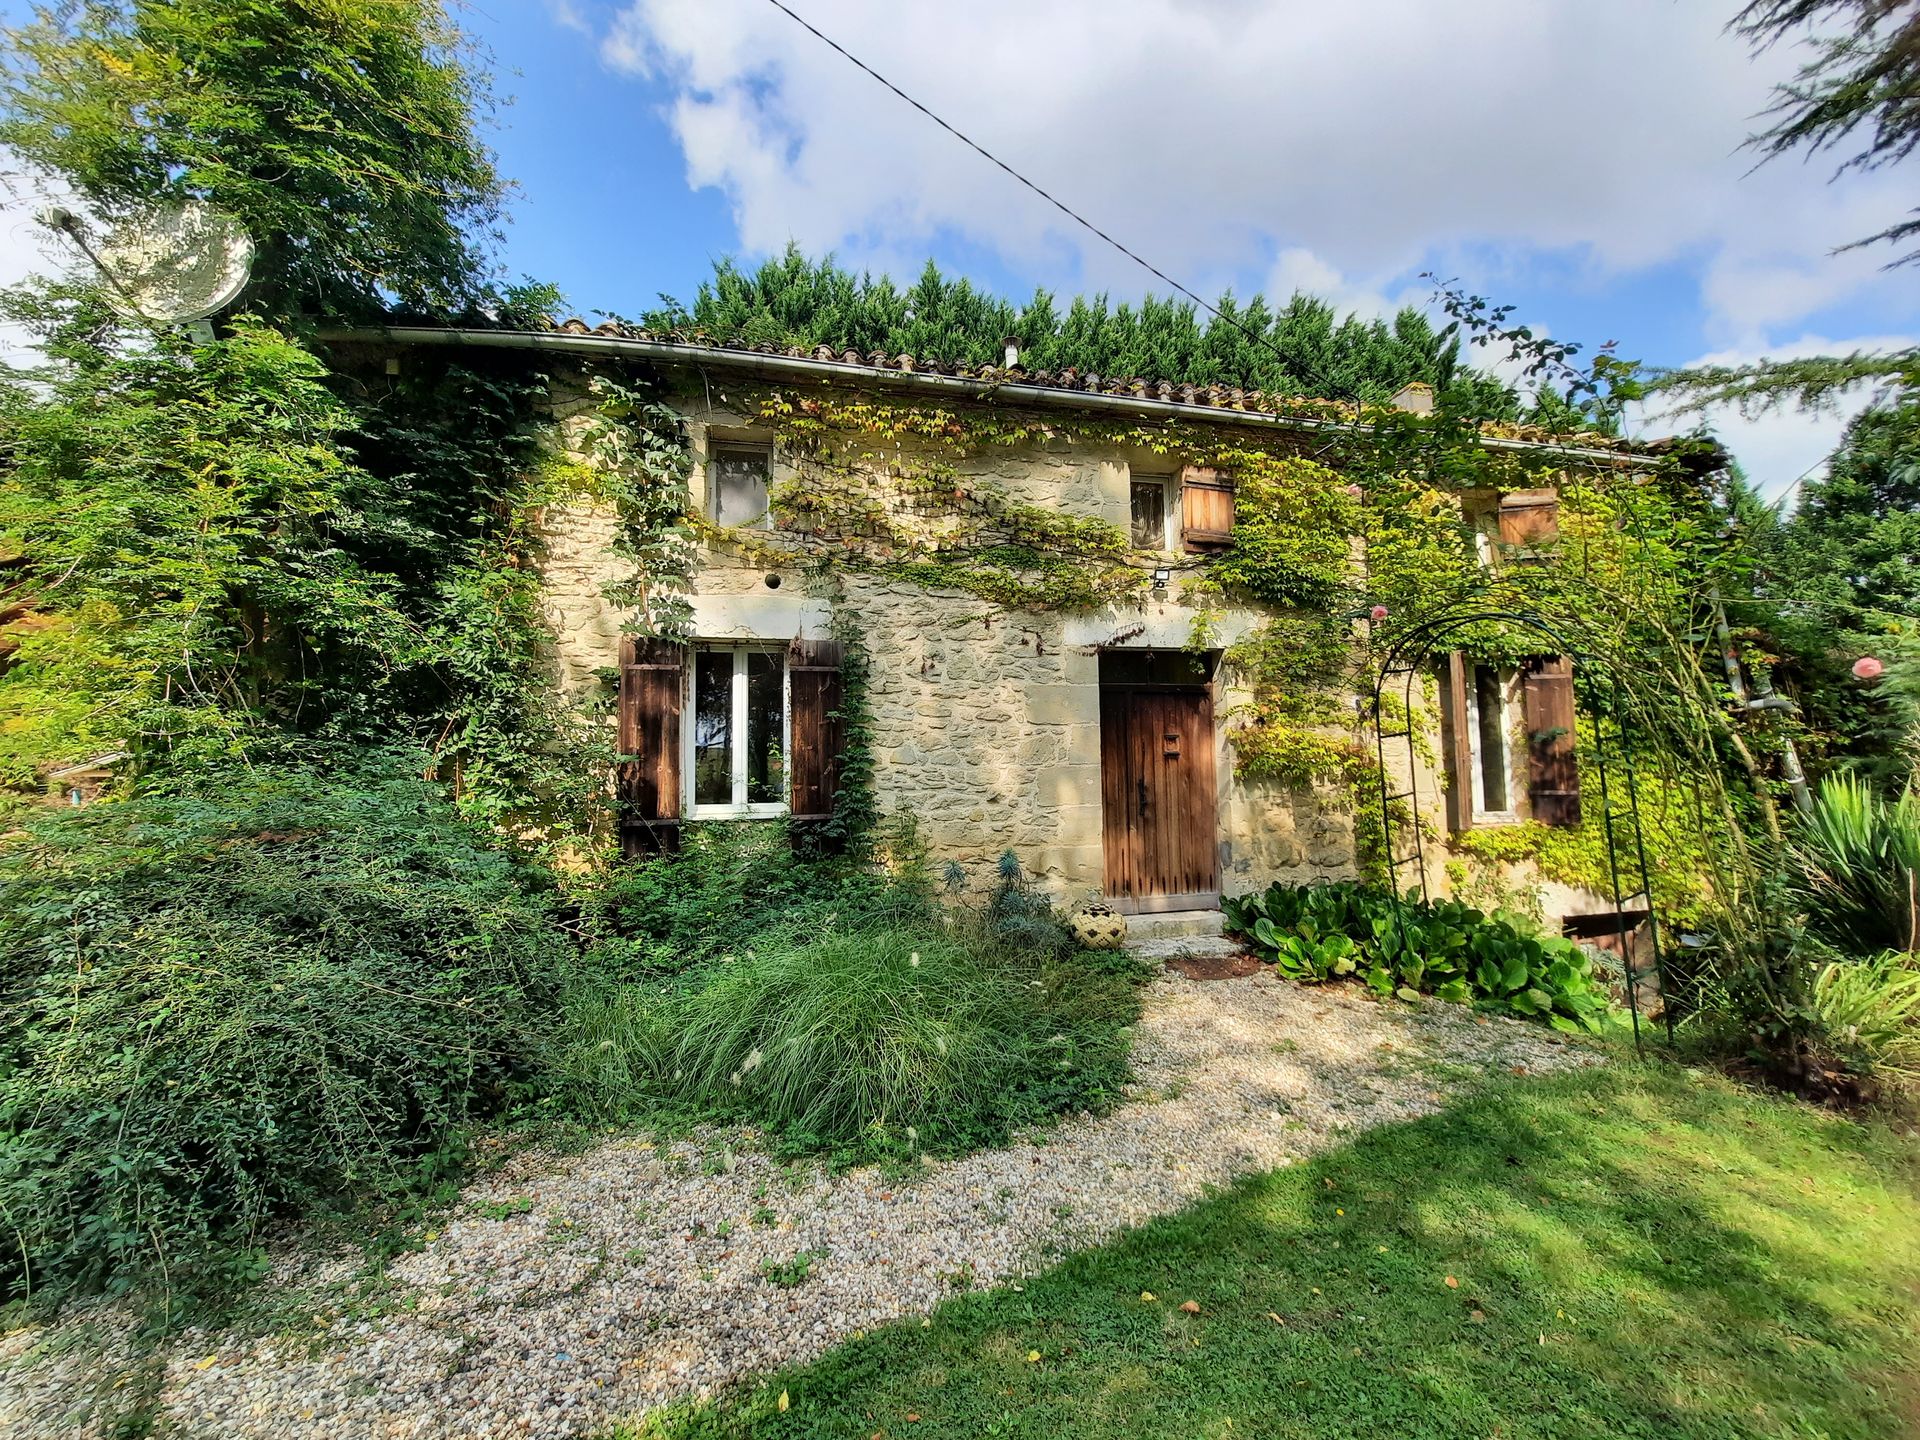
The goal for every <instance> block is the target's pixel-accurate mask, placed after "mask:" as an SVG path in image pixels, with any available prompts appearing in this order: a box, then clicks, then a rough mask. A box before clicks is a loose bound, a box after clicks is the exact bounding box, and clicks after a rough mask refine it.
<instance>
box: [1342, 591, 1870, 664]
mask: <svg viewBox="0 0 1920 1440" xmlns="http://www.w3.org/2000/svg"><path fill="white" fill-rule="evenodd" d="M1367 614H1368V615H1370V616H1371V617H1372V618H1373V619H1375V620H1384V619H1386V618H1387V607H1386V606H1384V605H1376V606H1374V607H1373V609H1371V610H1369V611H1368V612H1367ZM1876 673H1877V672H1876Z"/></svg>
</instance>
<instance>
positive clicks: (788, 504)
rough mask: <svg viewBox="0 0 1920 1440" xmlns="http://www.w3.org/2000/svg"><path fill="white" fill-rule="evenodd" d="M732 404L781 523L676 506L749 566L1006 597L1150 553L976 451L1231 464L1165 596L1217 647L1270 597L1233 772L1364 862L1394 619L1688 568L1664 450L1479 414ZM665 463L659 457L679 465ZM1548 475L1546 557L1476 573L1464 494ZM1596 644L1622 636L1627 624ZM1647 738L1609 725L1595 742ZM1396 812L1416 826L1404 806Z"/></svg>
mask: <svg viewBox="0 0 1920 1440" xmlns="http://www.w3.org/2000/svg"><path fill="white" fill-rule="evenodd" d="M745 404H746V408H747V409H748V410H749V412H750V413H753V414H755V415H757V417H758V418H759V419H761V420H762V421H763V422H765V423H767V424H768V425H769V426H770V427H771V428H772V429H773V430H774V431H775V433H776V436H777V439H778V442H779V453H780V454H781V456H782V457H783V459H784V460H786V461H789V462H790V463H791V464H792V466H793V473H792V475H791V476H790V477H788V478H787V479H785V480H784V481H782V482H781V483H779V484H776V485H775V487H774V489H773V492H772V494H771V496H770V503H771V506H772V508H773V511H774V514H775V516H776V519H777V521H778V524H777V526H776V528H774V529H772V530H769V531H747V530H721V529H719V528H718V527H716V526H714V525H712V524H711V523H710V522H708V521H706V520H704V519H702V518H700V517H687V521H686V524H687V527H688V529H689V530H690V533H691V535H692V536H693V538H695V539H697V540H698V541H699V542H700V543H702V544H704V545H707V546H711V547H714V548H716V549H718V550H720V551H722V552H731V553H734V554H736V555H738V556H740V557H741V558H744V559H750V560H752V561H754V562H756V563H765V564H767V565H769V566H779V565H791V564H794V563H799V564H801V565H802V566H804V567H807V568H808V569H809V571H810V573H812V574H814V575H816V576H820V575H824V574H827V573H829V572H830V571H835V570H838V569H839V568H841V567H851V568H854V569H864V570H866V571H868V572H870V573H872V574H875V575H878V576H883V577H889V578H894V579H898V580H901V581H903V582H906V583H912V584H916V585H920V586H925V587H927V588H933V589H948V590H954V591H959V592H962V593H967V594H971V595H974V596H976V597H978V598H979V599H980V600H982V601H983V602H984V603H987V604H990V605H993V606H996V607H1000V608H1005V609H1009V610H1019V611H1029V612H1067V613H1071V612H1076V611H1081V612H1084V611H1092V610H1098V609H1103V608H1106V607H1108V606H1112V605H1121V606H1124V605H1126V604H1128V603H1130V602H1137V601H1140V600H1143V599H1145V598H1146V596H1147V595H1148V593H1149V586H1150V583H1151V582H1150V571H1151V569H1152V568H1153V567H1155V566H1158V565H1162V564H1164V563H1166V562H1165V560H1164V559H1163V558H1160V557H1152V556H1143V555H1138V554H1135V553H1134V552H1133V551H1132V550H1131V548H1130V545H1129V541H1128V538H1127V536H1126V534H1125V533H1124V532H1123V531H1122V530H1121V529H1120V528H1119V527H1118V526H1115V525H1113V524H1111V523H1109V522H1106V521H1104V520H1100V519H1096V518H1091V517H1086V516H1076V515H1073V514H1071V513H1064V512H1063V511H1062V510H1059V509H1055V508H1051V507H1045V506H1037V505H1033V504H1031V503H1028V502H1026V501H1024V500H1022V499H1020V498H1019V497H1017V496H1015V495H1013V494H1012V493H1010V492H1009V491H1008V490H1007V489H1006V488H1005V487H1003V486H1001V485H999V484H998V483H996V482H992V481H988V480H982V479H981V478H979V476H978V473H977V472H978V471H979V470H980V469H981V468H983V467H982V466H981V465H980V464H979V461H980V460H981V458H982V457H988V456H991V455H992V454H993V453H994V452H996V451H1005V452H1009V453H1014V452H1017V453H1019V454H1021V455H1022V456H1023V457H1031V456H1033V455H1036V454H1038V455H1041V456H1044V455H1045V454H1046V453H1047V452H1048V451H1049V449H1051V450H1053V451H1055V452H1056V453H1074V454H1079V455H1084V454H1086V453H1088V452H1089V451H1090V450H1091V451H1096V452H1097V451H1099V450H1102V449H1105V450H1108V451H1120V452H1123V453H1125V452H1135V453H1137V452H1139V451H1142V450H1145V451H1148V452H1151V453H1153V454H1155V455H1156V456H1160V457H1164V458H1165V459H1166V460H1167V462H1168V463H1169V464H1170V465H1172V466H1183V465H1192V466H1197V467H1203V468H1210V469H1214V470H1217V471H1219V472H1221V473H1223V474H1226V475H1229V476H1231V477H1232V479H1233V481H1234V484H1235V489H1236V520H1235V527H1234V536H1233V542H1232V544H1231V545H1229V546H1228V547H1226V548H1225V549H1224V550H1223V551H1221V552H1219V553H1217V554H1211V555H1193V556H1183V557H1181V558H1179V559H1178V560H1176V561H1175V562H1174V566H1175V568H1177V569H1178V570H1179V572H1180V575H1181V583H1182V591H1181V598H1182V600H1183V602H1185V603H1187V604H1190V605H1193V606H1195V607H1197V614H1198V619H1197V621H1196V626H1195V633H1194V636H1193V639H1192V643H1193V644H1194V645H1196V646H1198V647H1202V648H1213V645H1214V641H1213V638H1212V625H1213V623H1214V622H1215V620H1216V619H1217V616H1218V615H1219V613H1220V612H1221V610H1222V609H1223V608H1225V607H1228V606H1232V605H1235V604H1247V603H1252V604H1255V605H1257V606H1259V607H1261V608H1262V609H1263V610H1264V611H1265V612H1266V614H1267V618H1266V619H1265V620H1264V621H1263V623H1262V624H1261V625H1260V626H1259V627H1258V628H1257V629H1256V630H1255V631H1254V632H1252V633H1251V634H1249V635H1247V636H1246V637H1245V638H1243V639H1241V640H1239V641H1238V642H1236V643H1235V644H1233V645H1231V646H1229V647H1227V649H1226V652H1225V662H1226V664H1227V665H1228V667H1229V668H1230V669H1231V670H1232V671H1233V672H1234V673H1235V675H1236V676H1237V677H1238V679H1239V680H1240V681H1241V682H1242V684H1243V686H1244V688H1245V690H1246V691H1247V694H1248V699H1247V701H1246V703H1245V704H1243V705H1242V706H1240V707H1239V708H1238V709H1237V710H1236V711H1235V712H1233V714H1232V715H1231V717H1230V724H1231V729H1230V738H1231V741H1232V745H1233V749H1234V755H1235V765H1236V769H1237V771H1238V773H1239V774H1240V775H1241V776H1242V777H1243V778H1245V779H1247V780H1250V781H1259V780H1267V781H1272V782H1274V783H1277V784H1284V785H1290V786H1298V787H1317V788H1321V789H1322V790H1323V792H1324V793H1327V794H1329V795H1330V796H1331V797H1332V798H1334V799H1335V800H1336V801H1337V803H1340V804H1342V805H1344V806H1345V807H1346V808H1348V809H1350V810H1351V811H1352V813H1353V815H1354V821H1355V829H1356V841H1357V847H1358V849H1359V852H1360V859H1361V862H1362V865H1363V868H1369V869H1373V868H1374V867H1377V866H1378V865H1379V863H1380V860H1381V856H1382V851H1383V839H1384V837H1383V836H1382V834H1381V825H1380V817H1379V812H1378V805H1377V794H1378V775H1379V766H1378V757H1377V755H1376V754H1375V752H1374V749H1373V746H1372V744H1371V740H1370V733H1371V732H1370V729H1369V726H1368V724H1367V716H1366V715H1365V714H1364V713H1363V712H1362V711H1361V710H1360V708H1359V707H1356V705H1355V703H1354V697H1355V696H1356V695H1357V694H1367V693H1370V689H1371V676H1372V673H1373V671H1374V669H1375V668H1377V666H1378V664H1379V660H1380V657H1381V655H1382V654H1383V653H1384V651H1385V649H1386V647H1387V646H1389V645H1390V644H1391V643H1392V642H1393V640H1394V639H1395V637H1396V636H1397V635H1399V634H1400V633H1402V632H1403V631H1404V629H1405V627H1406V626H1407V625H1409V624H1412V623H1414V622H1416V621H1418V620H1420V619H1423V618H1425V617H1427V616H1430V615H1433V614H1437V613H1440V612H1441V611H1442V610H1444V609H1446V608H1448V607H1450V606H1454V605H1457V604H1460V603H1462V602H1466V601H1475V602H1478V604H1479V605H1480V606H1482V607H1484V608H1489V609H1506V610H1512V611H1518V612H1527V611H1540V612H1542V613H1549V614H1555V615H1564V616H1566V617H1568V618H1567V620H1566V622H1565V623H1566V629H1567V633H1569V634H1570V635H1573V636H1575V637H1577V638H1578V639H1579V640H1580V641H1581V642H1582V643H1583V644H1584V643H1586V642H1587V641H1590V640H1592V639H1593V638H1594V637H1595V636H1596V635H1599V634H1601V633H1603V632H1605V631H1607V630H1609V629H1611V630H1612V631H1613V632H1616V633H1619V634H1624V633H1625V631H1627V630H1631V629H1632V625H1631V623H1629V622H1630V621H1631V619H1632V616H1633V615H1635V614H1638V613H1640V612H1641V611H1645V610H1651V609H1658V608H1661V607H1666V608H1668V609H1671V608H1672V607H1673V606H1674V605H1675V604H1678V603H1680V601H1681V599H1682V597H1683V596H1684V595H1685V594H1686V593H1687V590H1688V584H1687V581H1686V579H1685V577H1684V575H1683V573H1682V572H1683V571H1684V570H1685V567H1686V566H1687V565H1688V564H1690V563H1693V562H1694V561H1695V560H1697V559H1698V557H1699V555H1700V553H1701V547H1702V543H1703V535H1702V533H1701V531H1700V529H1699V526H1700V524H1701V523H1702V517H1703V516H1704V515H1705V514H1706V513H1707V507H1706V506H1705V504H1704V502H1703V501H1702V499H1701V497H1700V495H1699V494H1698V493H1697V491H1696V490H1694V489H1690V488H1689V486H1688V485H1687V484H1686V483H1685V482H1684V481H1683V479H1682V478H1680V477H1679V476H1678V475H1677V472H1676V471H1675V468H1674V467H1673V466H1672V465H1671V464H1670V463H1665V462H1659V461H1655V460H1652V459H1648V458H1646V457H1635V458H1634V459H1633V460H1632V461H1631V462H1630V464H1629V463H1615V462H1614V461H1613V460H1612V458H1611V457H1608V456H1604V455H1602V456H1598V457H1596V456H1595V455H1594V454H1593V453H1592V452H1589V453H1588V455H1587V456H1586V457H1585V459H1584V460H1577V459H1575V458H1573V457H1570V456H1568V455H1565V454H1559V453H1555V452H1552V451H1539V452H1532V451H1521V452H1515V451H1493V450H1489V449H1488V448H1486V447H1485V446H1483V445H1482V444H1481V441H1482V439H1483V438H1484V434H1485V431H1484V427H1482V426H1480V425H1478V424H1469V423H1463V422H1461V421H1460V419H1459V418H1458V417H1456V416H1453V415H1450V414H1447V413H1445V412H1443V413H1442V414H1440V415H1438V416H1433V417H1414V416H1407V415H1404V414H1402V413H1400V412H1382V413H1374V412H1365V413H1361V414H1357V413H1354V412H1351V411H1349V412H1346V413H1345V415H1344V416H1343V417H1342V418H1344V419H1346V420H1347V421H1348V422H1349V423H1348V425H1347V426H1346V427H1345V428H1344V429H1339V430H1333V431H1331V432H1329V433H1328V438H1326V439H1324V440H1321V439H1318V438H1317V437H1316V440H1315V443H1316V444H1317V445H1318V447H1319V448H1318V450H1317V452H1315V453H1312V454H1308V453H1303V451H1302V445H1301V442H1300V441H1299V440H1298V439H1297V438H1296V437H1294V436H1287V437H1283V438H1279V439H1277V440H1276V441H1275V442H1274V443H1272V444H1263V443H1261V442H1260V441H1257V440H1254V439H1251V438H1249V437H1247V436H1245V435H1238V436H1236V435H1234V434H1233V433H1232V432H1226V433H1224V434H1223V433H1222V432H1221V431H1219V430H1218V429H1216V428H1213V427H1196V426H1192V425H1189V424H1181V423H1177V422H1176V423H1168V424H1126V423H1113V422H1105V421H1101V420H1098V419H1081V418H1073V419H1061V418H1059V417H1053V416H1047V417H1040V416H1036V415H1033V414H1030V413H1024V412H1020V411H1017V410H1011V409H1009V410H1005V411H1002V410H959V409H949V408H946V407H939V406H919V405H914V404H910V403H902V402H899V401H895V400H888V399H880V398H875V397H870V396H845V395H817V394H811V393H810V394H805V395H799V394H795V393H793V392H790V391H787V390H781V389H769V390H766V391H764V392H759V393H758V394H757V396H755V397H753V398H750V399H748V400H747V401H746V402H745ZM683 478H684V475H683V472H679V471H676V472H675V478H674V482H673V483H674V484H676V485H677V484H679V483H681V481H682V480H683ZM1543 484H1551V485H1553V486H1555V487H1556V488H1557V489H1558V490H1559V493H1560V495H1561V517H1562V518H1561V523H1562V537H1561V539H1560V541H1559V542H1558V545H1557V555H1556V557H1555V558H1556V563H1553V564H1541V565H1533V564H1525V563H1515V564H1503V565H1501V566H1500V567H1498V568H1496V569H1494V570H1491V571H1490V570H1489V569H1488V568H1487V567H1486V566H1485V565H1484V564H1483V563H1482V562H1481V559H1480V556H1479V554H1478V551H1477V548H1476V537H1475V522H1474V518H1473V515H1472V514H1471V513H1470V509H1469V506H1470V505H1472V506H1478V507H1485V506H1487V505H1497V501H1498V496H1499V494H1500V493H1501V492H1502V491H1504V490H1508V489H1519V488H1534V487H1537V486H1540V485H1543ZM661 502H662V504H664V505H665V506H666V508H667V509H668V510H670V509H671V508H672V505H673V504H675V503H683V497H682V496H681V492H680V491H679V490H676V489H673V488H672V487H671V486H669V488H668V489H666V490H663V491H662V492H661ZM663 513H664V512H663ZM669 528H672V527H669ZM681 553H684V552H681ZM663 558H664V557H663ZM667 563H668V566H669V568H671V566H672V565H676V564H680V563H682V562H681V561H679V560H672V561H668V562H667ZM684 579H685V577H684V574H682V575H681V576H680V577H679V578H678V579H676V582H675V583H676V584H681V583H684ZM1450 648H1460V649H1463V650H1465V651H1467V652H1468V653H1469V654H1471V655H1473V656H1474V657H1476V658H1477V659H1481V660H1484V661H1488V662H1505V663H1509V664H1511V663H1515V662H1518V661H1520V660H1522V659H1524V658H1526V657H1528V656H1531V655H1533V654H1537V653H1538V652H1539V650H1540V649H1541V638H1540V636H1539V635H1538V634H1537V632H1533V631H1530V630H1527V629H1525V628H1524V627H1513V626H1508V625H1504V624H1502V623H1498V622H1488V623H1481V624H1476V625H1474V626H1471V627H1468V628H1466V629H1464V630H1462V631H1460V632H1458V633H1457V634H1456V635H1455V636H1454V637H1452V639H1451V641H1450ZM1599 648H1600V649H1602V650H1610V651H1611V652H1612V653H1614V654H1616V655H1617V656H1620V657H1624V656H1625V655H1627V654H1628V653H1629V652H1630V642H1614V643H1612V644H1610V645H1607V646H1601V647H1599ZM1582 683H1583V684H1592V683H1595V681H1594V680H1593V678H1592V677H1582ZM1431 698H1432V697H1431V695H1427V696H1424V697H1423V702H1424V704H1425V709H1423V710H1422V711H1421V712H1419V713H1417V714H1416V715H1415V716H1413V717H1411V723H1412V725H1413V728H1414V729H1415V730H1416V732H1418V733H1416V735H1415V744H1416V747H1417V749H1419V751H1420V752H1421V754H1422V758H1423V761H1424V763H1426V764H1428V765H1437V763H1438V757H1437V755H1436V754H1435V753H1434V739H1433V736H1432V734H1431V733H1430V731H1431V721H1430V719H1429V718H1427V715H1426V711H1427V710H1430V709H1431ZM1387 703H1388V704H1389V705H1390V706H1391V705H1397V704H1398V703H1399V702H1398V701H1394V700H1389V701H1388V702H1387ZM1645 738H1646V737H1644V736H1640V735H1636V734H1627V735H1620V736H1615V743H1616V745H1623V744H1630V743H1637V742H1639V741H1642V740H1644V739H1645ZM1403 808H1404V807H1403ZM1395 821H1396V824H1400V823H1420V824H1423V825H1430V822H1429V821H1427V820H1426V819H1425V818H1424V817H1414V816H1412V815H1411V814H1401V815H1399V816H1396V817H1395ZM1522 829H1523V831H1524V833H1525V835H1526V836H1528V837H1530V840H1531V843H1532V848H1533V850H1534V852H1535V853H1536V854H1537V855H1539V856H1543V857H1545V859H1544V861H1543V868H1544V869H1546V870H1548V871H1550V872H1551V873H1553V874H1554V876H1555V877H1556V878H1564V879H1567V880H1569V881H1570V882H1573V883H1580V884H1584V885H1587V886H1589V887H1591V888H1604V880H1605V877H1604V876H1603V875H1602V874H1601V873H1600V869H1601V866H1602V864H1603V862H1604V851H1598V852H1596V851H1595V850H1594V849H1593V847H1592V846H1591V845H1585V846H1582V845H1575V844H1573V843H1571V842H1569V841H1567V840H1566V839H1564V838H1563V837H1562V836H1561V835H1560V834H1559V833H1558V832H1554V833H1553V834H1552V835H1550V836H1549V837H1547V838H1546V839H1544V840H1542V839H1540V838H1539V837H1538V836H1537V835H1535V832H1536V831H1541V830H1544V829H1545V827H1537V826H1536V827H1522ZM1678 835H1679V831H1677V830H1676V829H1674V827H1671V826H1668V827H1665V828H1664V829H1661V828H1660V827H1655V826H1651V825H1650V826H1649V827H1648V833H1647V840H1648V844H1649V846H1650V848H1651V849H1652V850H1653V851H1654V852H1655V854H1654V856H1653V857H1652V858H1654V860H1655V862H1656V864H1661V863H1664V862H1665V861H1668V860H1674V861H1676V862H1678V861H1681V860H1684V859H1685V857H1684V856H1683V855H1682V854H1681V851H1682V849H1683V848H1684V847H1683V846H1681V845H1679V843H1678V841H1677V839H1676V837H1677V836H1678ZM1486 843H1488V844H1491V843H1492V842H1486ZM1505 843H1507V844H1509V845H1511V844H1517V843H1520V841H1519V839H1517V838H1514V837H1508V839H1507V840H1506V842H1505ZM1478 844H1479V842H1473V841H1469V842H1466V843H1465V844H1464V845H1463V846H1462V847H1461V852H1462V855H1463V857H1464V860H1465V862H1466V863H1471V864H1474V865H1494V864H1496V863H1498V862H1497V859H1496V857H1494V856H1493V855H1491V854H1488V855H1482V854H1480V853H1478V850H1477V849H1476V845H1478ZM1480 848H1482V849H1483V848H1485V846H1484V845H1480ZM1596 856H1597V859H1596ZM1375 873H1378V872H1377V870H1376V871H1375Z"/></svg>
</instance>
